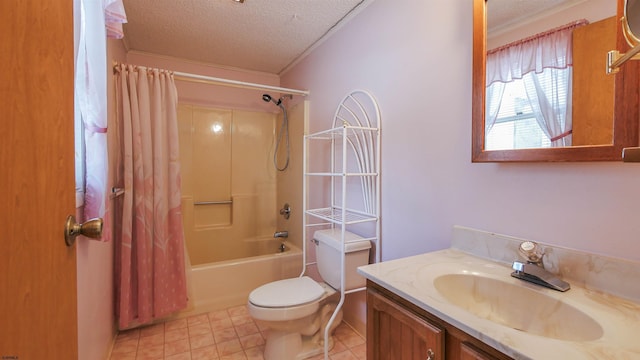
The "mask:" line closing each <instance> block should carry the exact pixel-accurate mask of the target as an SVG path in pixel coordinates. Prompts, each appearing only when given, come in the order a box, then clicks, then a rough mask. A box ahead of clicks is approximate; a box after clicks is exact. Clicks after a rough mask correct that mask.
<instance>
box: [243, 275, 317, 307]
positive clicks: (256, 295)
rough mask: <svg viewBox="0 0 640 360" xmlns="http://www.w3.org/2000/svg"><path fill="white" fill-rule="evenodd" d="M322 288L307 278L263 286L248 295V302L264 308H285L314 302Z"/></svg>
mask: <svg viewBox="0 0 640 360" xmlns="http://www.w3.org/2000/svg"><path fill="white" fill-rule="evenodd" d="M324 292H325V291H324V288H323V287H322V286H320V284H318V283H317V282H315V281H314V280H313V279H311V278H310V277H308V276H303V277H298V278H293V279H284V280H278V281H274V282H270V283H268V284H264V285H262V286H260V287H258V288H256V289H255V290H253V291H252V292H251V294H249V302H250V303H252V304H253V305H255V306H260V307H266V308H286V307H292V306H300V305H304V304H307V303H310V302H313V301H316V300H318V299H320V298H321V297H322V295H323V294H324Z"/></svg>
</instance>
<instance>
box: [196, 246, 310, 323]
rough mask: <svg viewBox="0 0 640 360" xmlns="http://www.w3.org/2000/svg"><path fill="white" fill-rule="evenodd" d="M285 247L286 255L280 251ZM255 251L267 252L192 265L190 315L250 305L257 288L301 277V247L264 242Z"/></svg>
mask: <svg viewBox="0 0 640 360" xmlns="http://www.w3.org/2000/svg"><path fill="white" fill-rule="evenodd" d="M281 244H285V251H284V252H280V245H281ZM255 248H256V249H262V250H263V251H264V253H263V254H262V255H259V254H258V255H255V256H251V257H246V258H242V259H234V260H226V261H219V262H215V263H210V264H201V265H194V266H192V267H191V273H190V277H189V283H190V285H189V287H190V293H191V296H190V300H192V301H191V304H190V312H194V313H202V312H208V311H215V310H220V309H225V308H229V307H233V306H237V305H241V304H246V302H247V299H248V297H249V293H250V292H251V291H252V290H253V289H255V288H256V287H258V286H260V285H263V284H266V283H268V282H271V281H275V280H280V279H286V278H291V277H296V276H298V275H300V272H301V270H302V250H300V248H298V247H295V246H294V245H292V244H290V243H289V242H282V241H281V240H279V239H269V240H261V241H260V242H259V244H256V247H255Z"/></svg>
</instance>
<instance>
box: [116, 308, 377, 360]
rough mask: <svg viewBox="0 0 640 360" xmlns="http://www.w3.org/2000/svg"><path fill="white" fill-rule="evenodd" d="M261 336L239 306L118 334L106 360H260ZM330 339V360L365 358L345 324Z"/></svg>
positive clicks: (363, 347)
mask: <svg viewBox="0 0 640 360" xmlns="http://www.w3.org/2000/svg"><path fill="white" fill-rule="evenodd" d="M265 331H267V330H266V329H263V328H260V327H259V326H258V325H257V324H256V323H255V322H254V321H253V319H252V318H251V316H250V315H249V313H248V311H247V308H246V306H244V305H242V306H237V307H233V308H229V309H226V310H220V311H215V312H210V313H207V314H200V315H194V316H191V317H188V318H182V319H177V320H170V321H167V322H164V323H160V324H155V325H150V326H147V327H143V328H139V329H133V330H127V331H123V332H121V333H119V334H118V337H117V338H116V342H115V344H114V346H113V350H112V352H111V360H142V359H144V360H165V359H166V360H169V359H171V360H201V359H202V360H204V359H207V360H209V359H212V360H227V359H229V360H236V359H243V360H262V359H263V357H262V353H263V351H264V343H265V342H264V339H265V338H266V334H265ZM334 339H335V346H334V347H333V350H331V352H330V354H329V356H330V357H329V358H330V359H331V360H359V359H365V358H366V344H365V339H364V338H362V336H360V335H359V334H358V333H357V332H355V331H354V330H353V329H352V328H351V327H349V326H348V325H345V324H344V323H342V324H340V325H339V326H338V328H337V329H336V332H335V336H334ZM321 359H324V357H323V355H319V356H316V357H313V358H311V359H310V360H321Z"/></svg>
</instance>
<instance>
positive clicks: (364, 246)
mask: <svg viewBox="0 0 640 360" xmlns="http://www.w3.org/2000/svg"><path fill="white" fill-rule="evenodd" d="M344 238H345V259H344V260H345V266H344V269H345V290H351V289H356V288H360V287H363V286H365V285H366V280H365V278H364V277H363V276H361V275H359V274H358V273H357V271H356V269H357V268H358V266H362V265H367V264H368V263H369V251H370V249H371V242H370V241H369V240H366V239H364V238H363V237H361V236H359V235H356V234H354V233H352V232H349V231H345V233H344ZM313 239H314V240H315V241H314V242H315V244H316V261H317V264H318V272H319V273H320V276H322V280H324V282H326V283H327V284H329V285H330V286H331V287H332V288H334V289H336V290H340V269H341V267H340V257H341V253H342V246H343V245H342V235H341V229H326V230H318V231H316V232H315V233H314V234H313Z"/></svg>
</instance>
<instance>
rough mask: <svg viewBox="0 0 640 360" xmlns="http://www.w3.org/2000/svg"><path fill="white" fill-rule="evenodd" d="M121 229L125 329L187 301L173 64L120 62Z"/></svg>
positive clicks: (119, 306) (119, 278)
mask: <svg viewBox="0 0 640 360" xmlns="http://www.w3.org/2000/svg"><path fill="white" fill-rule="evenodd" d="M115 83H116V92H117V94H116V100H117V102H118V105H117V107H118V120H117V122H118V123H117V130H116V131H117V138H118V140H117V141H118V143H119V147H120V152H119V153H118V154H116V163H117V164H116V186H118V187H123V188H124V190H125V191H124V196H122V197H120V198H119V199H118V200H117V203H116V204H114V205H115V206H116V211H117V213H116V234H115V241H116V243H115V246H116V254H115V257H116V259H115V267H116V268H115V272H116V273H115V278H116V279H115V282H116V289H115V291H116V315H117V317H118V327H119V328H120V329H125V328H131V327H135V326H138V325H141V324H145V323H149V322H151V321H152V320H154V319H157V318H160V317H163V316H166V315H168V314H170V313H173V312H175V311H178V310H181V309H184V308H185V307H186V305H187V287H186V280H185V267H184V263H185V258H184V235H183V228H182V214H181V203H180V201H181V195H180V164H179V144H178V125H177V93H176V88H175V83H174V79H173V75H172V74H171V73H170V72H167V71H163V70H158V69H150V68H144V67H140V66H132V65H125V64H119V65H116V74H115Z"/></svg>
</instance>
